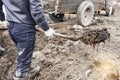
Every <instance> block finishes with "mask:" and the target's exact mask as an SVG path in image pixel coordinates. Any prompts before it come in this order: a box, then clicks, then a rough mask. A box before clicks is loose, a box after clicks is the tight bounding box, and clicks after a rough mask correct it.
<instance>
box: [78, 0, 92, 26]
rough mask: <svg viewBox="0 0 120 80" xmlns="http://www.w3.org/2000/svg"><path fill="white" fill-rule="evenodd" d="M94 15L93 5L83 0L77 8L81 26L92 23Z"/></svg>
mask: <svg viewBox="0 0 120 80" xmlns="http://www.w3.org/2000/svg"><path fill="white" fill-rule="evenodd" d="M93 17H94V5H93V3H92V2H91V1H84V2H82V3H81V4H80V6H79V8H78V10H77V18H78V22H79V23H80V25H82V26H88V25H90V24H91V23H92V20H93Z"/></svg>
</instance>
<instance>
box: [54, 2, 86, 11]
mask: <svg viewBox="0 0 120 80" xmlns="http://www.w3.org/2000/svg"><path fill="white" fill-rule="evenodd" d="M83 1H84V0H57V5H56V12H61V13H76V12H77V9H78V7H79V5H80V4H81V2H83Z"/></svg>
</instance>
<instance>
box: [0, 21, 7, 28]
mask: <svg viewBox="0 0 120 80" xmlns="http://www.w3.org/2000/svg"><path fill="white" fill-rule="evenodd" d="M8 25H9V23H8V21H0V26H2V27H5V28H7V26H8Z"/></svg>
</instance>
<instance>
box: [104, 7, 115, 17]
mask: <svg viewBox="0 0 120 80" xmlns="http://www.w3.org/2000/svg"><path fill="white" fill-rule="evenodd" d="M109 13H110V10H107V9H106V16H111V15H114V13H115V8H114V7H112V13H111V15H109Z"/></svg>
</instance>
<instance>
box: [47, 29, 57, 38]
mask: <svg viewBox="0 0 120 80" xmlns="http://www.w3.org/2000/svg"><path fill="white" fill-rule="evenodd" d="M54 33H55V31H54V30H53V29H52V28H49V29H48V30H47V31H45V35H46V36H48V37H53V35H54Z"/></svg>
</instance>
